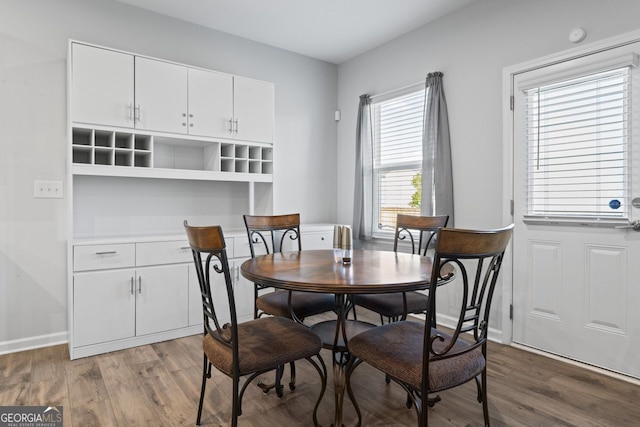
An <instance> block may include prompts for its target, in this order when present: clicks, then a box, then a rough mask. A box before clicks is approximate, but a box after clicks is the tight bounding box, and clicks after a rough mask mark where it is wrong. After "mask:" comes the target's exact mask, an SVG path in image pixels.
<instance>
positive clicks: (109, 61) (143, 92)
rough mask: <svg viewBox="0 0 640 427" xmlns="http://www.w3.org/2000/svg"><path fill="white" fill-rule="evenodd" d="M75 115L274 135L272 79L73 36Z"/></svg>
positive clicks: (262, 138)
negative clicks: (118, 48)
mask: <svg viewBox="0 0 640 427" xmlns="http://www.w3.org/2000/svg"><path fill="white" fill-rule="evenodd" d="M71 54H72V55H73V65H72V73H73V76H72V79H73V80H72V82H73V83H72V93H73V95H72V96H73V99H72V105H73V109H72V117H73V121H74V122H78V123H85V124H97V125H107V126H121V127H130V128H135V129H139V130H144V131H156V132H167V133H173V134H184V135H193V136H201V137H211V138H225V139H233V140H242V141H248V142H259V143H266V144H271V143H273V119H274V89H273V84H272V83H268V82H263V81H259V80H254V79H250V78H246V77H241V76H233V75H230V74H225V73H220V72H216V71H211V70H204V69H200V68H195V67H189V66H186V65H182V64H176V63H173V62H168V61H162V60H158V59H154V58H148V57H144V56H138V55H134V54H128V53H123V52H118V51H113V50H110V49H104V48H98V47H93V46H88V45H84V44H80V43H73V44H72V51H71Z"/></svg>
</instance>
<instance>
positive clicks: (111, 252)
mask: <svg viewBox="0 0 640 427" xmlns="http://www.w3.org/2000/svg"><path fill="white" fill-rule="evenodd" d="M117 253H118V252H117V251H104V252H96V255H114V254H117Z"/></svg>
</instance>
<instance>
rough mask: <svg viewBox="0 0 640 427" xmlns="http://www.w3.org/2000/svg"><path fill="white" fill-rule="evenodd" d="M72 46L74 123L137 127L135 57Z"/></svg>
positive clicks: (94, 48)
mask: <svg viewBox="0 0 640 427" xmlns="http://www.w3.org/2000/svg"><path fill="white" fill-rule="evenodd" d="M71 46H72V47H71V49H72V50H71V55H72V64H73V65H72V73H73V76H72V89H71V93H72V97H71V120H72V121H74V122H81V123H95V124H101V125H108V126H124V127H133V126H134V118H133V113H134V111H133V96H134V89H133V88H134V86H133V82H134V78H133V74H134V71H133V64H134V59H133V58H134V57H133V55H129V54H126V53H121V52H116V51H113V50H108V49H101V48H96V47H91V46H86V45H83V44H78V43H73V44H72V45H71Z"/></svg>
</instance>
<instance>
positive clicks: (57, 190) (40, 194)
mask: <svg viewBox="0 0 640 427" xmlns="http://www.w3.org/2000/svg"><path fill="white" fill-rule="evenodd" d="M33 197H35V198H36V199H62V197H63V190H62V181H34V182H33Z"/></svg>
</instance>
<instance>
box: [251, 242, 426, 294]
mask: <svg viewBox="0 0 640 427" xmlns="http://www.w3.org/2000/svg"><path fill="white" fill-rule="evenodd" d="M431 267H432V259H431V258H430V257H425V256H420V255H411V254H406V253H396V252H391V251H370V250H354V251H353V255H352V261H351V264H346V265H345V264H342V263H336V262H335V261H334V258H333V251H332V250H313V251H301V252H283V253H275V254H269V255H261V256H258V257H256V258H252V259H250V260H247V261H245V262H244V263H243V264H242V267H241V271H242V275H243V276H244V277H246V278H247V279H249V280H251V281H252V282H256V283H259V284H262V285H267V286H272V287H276V288H281V289H288V290H298V291H307V292H325V293H334V294H356V293H388V292H407V291H414V290H419V289H427V288H428V287H429V280H430V278H431Z"/></svg>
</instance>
